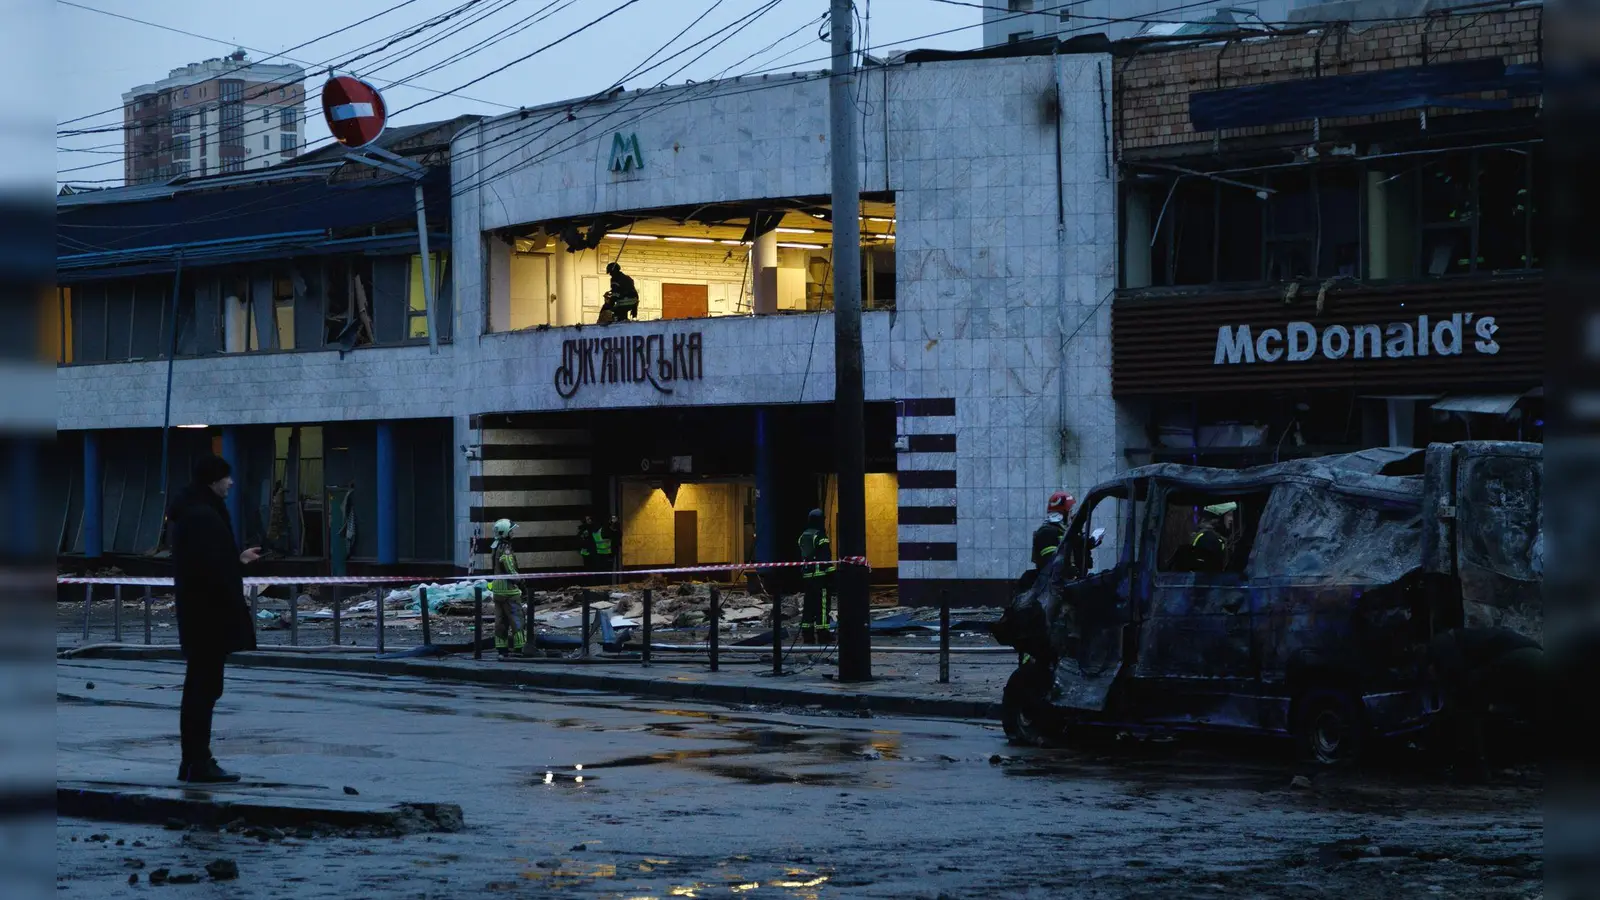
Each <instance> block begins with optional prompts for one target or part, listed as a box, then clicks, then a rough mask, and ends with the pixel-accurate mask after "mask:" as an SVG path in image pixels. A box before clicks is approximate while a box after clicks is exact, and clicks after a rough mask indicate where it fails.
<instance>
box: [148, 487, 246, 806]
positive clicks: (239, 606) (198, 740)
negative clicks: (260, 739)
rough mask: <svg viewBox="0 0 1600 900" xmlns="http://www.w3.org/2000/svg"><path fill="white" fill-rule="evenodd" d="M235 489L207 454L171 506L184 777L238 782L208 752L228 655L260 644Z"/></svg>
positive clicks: (169, 525) (169, 530) (180, 768)
mask: <svg viewBox="0 0 1600 900" xmlns="http://www.w3.org/2000/svg"><path fill="white" fill-rule="evenodd" d="M232 487H233V469H232V467H231V466H229V465H228V462H227V461H226V460H224V459H220V458H218V457H215V456H206V457H204V458H202V459H200V460H199V461H198V462H196V463H195V465H194V480H193V481H192V482H191V483H190V484H189V486H188V487H186V488H184V489H183V490H182V491H180V492H179V493H178V495H177V496H176V497H174V498H173V500H172V503H171V505H170V506H169V507H168V508H167V534H168V535H169V539H170V546H171V548H172V568H173V588H174V591H173V593H174V595H175V598H176V603H177V612H178V643H179V644H180V645H181V646H182V647H183V655H184V659H185V660H187V665H186V667H185V671H184V676H183V703H182V706H181V711H180V713H179V719H178V725H179V732H180V734H181V735H182V746H183V761H182V762H181V763H180V764H179V766H178V780H180V781H188V782H200V783H216V782H228V781H238V780H239V776H238V775H234V774H231V773H229V772H225V771H223V769H222V767H221V766H218V765H217V761H216V759H215V758H213V757H212V755H211V714H212V712H213V711H214V710H215V709H216V705H217V700H218V699H219V698H221V697H222V670H223V664H224V663H225V662H226V661H227V658H228V654H230V653H237V652H240V651H244V650H254V649H256V631H255V623H254V622H252V621H251V620H250V605H249V604H248V603H247V602H246V601H245V599H244V567H245V566H246V565H248V564H250V563H253V562H255V561H256V560H257V559H259V558H260V556H261V552H260V550H259V549H258V548H255V547H252V548H250V549H248V550H245V551H243V552H240V550H239V544H238V542H237V540H236V539H235V538H234V535H233V525H232V524H231V520H230V518H229V516H228V507H227V504H226V503H225V502H224V501H223V498H225V497H227V496H228V491H229V489H231V488H232Z"/></svg>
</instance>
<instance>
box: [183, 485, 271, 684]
mask: <svg viewBox="0 0 1600 900" xmlns="http://www.w3.org/2000/svg"><path fill="white" fill-rule="evenodd" d="M167 522H168V526H167V527H168V534H169V536H170V538H171V541H170V543H171V547H172V578H173V587H174V591H173V593H174V595H175V599H176V601H177V612H178V643H179V644H180V645H181V646H182V647H183V652H184V655H185V656H194V655H196V654H223V655H226V654H228V653H238V652H240V651H243V650H254V649H256V629H255V623H254V622H252V621H251V620H250V604H249V602H248V601H246V600H245V598H244V563H242V562H240V561H239V544H238V541H236V540H235V539H234V536H233V525H232V524H231V523H230V521H229V518H228V507H227V505H226V504H225V503H223V502H222V498H221V497H218V496H217V495H216V493H215V492H214V491H212V490H211V489H210V488H209V487H207V486H206V485H203V484H191V485H189V486H188V487H186V488H184V489H183V490H182V491H181V492H180V493H179V494H178V496H177V497H175V498H173V501H172V505H171V507H169V508H168V511H167Z"/></svg>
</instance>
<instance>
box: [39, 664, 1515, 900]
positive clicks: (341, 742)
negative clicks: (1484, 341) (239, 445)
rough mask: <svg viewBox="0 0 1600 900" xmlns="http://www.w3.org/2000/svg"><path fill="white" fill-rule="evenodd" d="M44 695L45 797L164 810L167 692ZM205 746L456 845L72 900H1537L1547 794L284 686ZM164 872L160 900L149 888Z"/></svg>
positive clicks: (835, 723) (61, 826)
mask: <svg viewBox="0 0 1600 900" xmlns="http://www.w3.org/2000/svg"><path fill="white" fill-rule="evenodd" d="M57 676H58V677H57V684H58V688H57V689H58V697H57V700H58V702H57V724H58V734H57V741H58V775H57V777H58V779H60V780H61V781H64V782H65V781H88V780H96V781H104V782H118V783H128V784H148V785H157V786H162V787H171V786H172V784H173V783H172V781H171V779H172V777H173V773H174V771H175V766H176V753H177V734H176V731H177V704H178V697H179V689H180V686H181V683H182V670H181V668H180V667H179V666H177V665H175V664H168V663H128V662H109V661H108V662H88V661H85V662H70V663H59V664H58V666H57ZM91 684H92V685H93V687H92V688H91V687H90V685H91ZM217 738H218V739H217V741H216V744H215V748H216V751H217V754H218V757H219V758H220V759H222V760H223V762H224V764H225V765H228V766H229V767H230V768H234V769H236V770H238V771H241V772H243V773H244V774H245V775H246V776H247V783H246V784H245V785H241V786H238V787H234V788H221V789H217V790H216V792H215V793H217V794H219V795H220V794H222V793H224V792H226V791H248V792H251V793H253V794H256V795H272V794H273V793H274V792H279V793H283V794H288V795H293V796H295V797H299V798H308V797H309V798H316V797H327V798H328V800H327V802H330V803H332V802H336V801H337V799H338V798H343V797H345V795H347V794H348V793H349V792H348V791H344V790H343V788H345V787H349V788H350V789H351V790H354V791H356V792H357V794H358V799H359V800H361V801H364V802H372V803H398V802H402V801H418V802H438V801H445V802H453V803H458V804H460V806H461V808H462V811H463V813H464V817H465V828H464V829H462V830H461V831H458V832H454V833H437V834H411V835H408V836H403V837H380V836H370V835H368V836H361V835H353V836H345V835H343V834H341V833H339V832H337V831H335V832H311V831H301V830H298V829H296V828H293V827H290V828H284V829H265V830H263V829H252V828H236V829H223V830H214V829H209V828H188V829H181V830H169V829H168V828H166V827H163V826H162V825H161V824H148V825H132V824H120V823H113V822H91V821H84V820H73V819H62V820H59V822H58V827H57V871H58V876H57V879H58V888H59V890H58V891H57V895H58V896H63V897H93V898H99V897H132V896H150V892H152V891H161V892H183V893H189V892H200V891H203V892H205V895H206V896H213V895H216V892H218V891H221V892H225V894H226V895H227V896H231V897H241V898H302V897H303V898H322V897H326V898H334V897H337V898H341V900H346V898H350V897H408V898H415V897H427V898H448V897H464V896H484V895H491V896H510V897H554V896H561V897H596V898H601V897H607V898H609V897H616V898H624V897H732V896H741V897H742V896H755V897H762V896H767V897H795V898H802V897H804V898H822V897H867V898H876V897H884V898H889V897H896V898H900V897H919V898H937V897H941V896H944V897H1049V896H1075V897H1131V896H1139V897H1150V896H1157V897H1197V896H1198V897H1205V896H1217V897H1229V898H1234V897H1342V898H1348V897H1378V896H1382V897H1435V896H1438V897H1469V898H1478V897H1483V898H1488V897H1496V898H1501V897H1503V898H1532V897H1539V896H1542V893H1543V861H1542V860H1543V814H1542V810H1541V806H1540V804H1541V800H1542V796H1541V785H1540V781H1539V778H1538V776H1537V775H1534V774H1531V773H1521V774H1519V775H1516V776H1513V777H1509V778H1502V779H1501V780H1499V781H1497V782H1496V783H1494V784H1492V785H1489V786H1482V787H1462V786H1456V785H1452V784H1449V783H1446V782H1443V781H1441V780H1439V779H1437V778H1436V777H1434V776H1428V775H1422V774H1418V773H1412V772H1404V771H1395V770H1392V769H1385V770H1376V771H1362V772H1355V773H1339V774H1331V773H1319V772H1314V771H1312V770H1309V769H1305V768H1303V767H1299V766H1297V765H1295V764H1293V763H1291V762H1289V761H1287V760H1286V759H1285V758H1284V757H1283V756H1282V755H1280V754H1278V753H1277V752H1276V751H1275V750H1274V749H1270V748H1261V747H1258V748H1257V749H1255V750H1248V749H1247V750H1246V751H1245V752H1242V753H1241V752H1240V751H1239V750H1238V749H1237V748H1219V747H1217V746H1211V745H1207V746H1195V745H1192V744H1189V743H1185V742H1176V743H1167V744H1154V745H1153V744H1140V745H1137V746H1132V747H1127V746H1119V745H1117V744H1116V743H1115V742H1110V743H1106V742H1096V743H1092V744H1087V745H1082V746H1079V747H1076V748H1074V749H1053V750H1032V749H1028V750H1024V749H1018V748H1012V747H1008V746H1006V744H1005V741H1004V737H1003V735H1002V734H1001V732H1000V729H999V726H998V725H997V724H991V723H978V722H962V721H939V720H928V719H906V718H894V717H887V716H875V717H863V716H858V715H854V714H834V715H826V714H821V713H815V712H811V713H808V712H807V711H803V710H784V709H762V708H728V707H719V706H709V705H688V706H686V705H682V704H671V703H662V702H651V701H644V700H637V699H632V698H628V697H619V696H614V695H607V694H597V693H588V692H545V691H533V690H515V689H494V688H485V687H477V686H459V685H450V684H443V683H437V682H427V681H422V680H415V679H404V678H381V677H361V676H335V675H329V674H325V673H306V672H289V671H277V670H267V669H254V670H246V669H234V670H231V671H230V673H229V679H228V692H227V694H226V695H225V696H224V697H223V699H222V702H221V704H220V706H219V710H218V718H217ZM580 766H581V768H579V767H580ZM1297 775H1308V776H1311V777H1310V782H1309V786H1308V787H1307V786H1296V783H1295V777H1296V776H1297ZM250 782H258V783H262V784H268V785H275V786H273V787H266V786H259V785H258V786H251V784H250ZM1299 784H1301V785H1304V784H1305V782H1300V783H1299ZM174 824H176V823H174ZM220 860H227V861H231V862H232V863H234V864H235V865H236V866H237V868H238V877H237V879H232V878H228V877H227V876H228V875H229V871H228V869H227V867H225V866H224V867H222V868H219V869H217V870H216V871H217V872H219V873H220V874H221V876H222V877H223V878H224V879H225V880H226V881H227V883H226V884H209V883H210V882H212V881H213V880H214V879H215V878H216V876H215V875H213V874H208V872H207V869H206V866H207V865H208V864H215V863H217V862H218V861H220ZM158 869H164V870H166V871H165V873H163V874H164V875H165V880H166V881H167V882H168V883H166V884H161V885H159V886H157V885H152V884H151V878H150V876H151V874H152V873H153V872H154V871H155V870H158ZM174 876H183V877H182V878H179V879H174ZM189 876H192V877H193V878H194V879H195V880H196V881H198V882H200V883H201V884H200V885H199V886H194V885H189V884H185V883H181V882H184V881H188V880H189ZM174 880H178V881H179V882H180V883H172V882H173V881H174ZM159 895H160V894H157V896H159ZM194 895H196V896H198V895H199V894H198V893H195V894H194Z"/></svg>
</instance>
